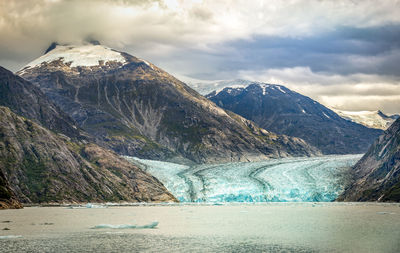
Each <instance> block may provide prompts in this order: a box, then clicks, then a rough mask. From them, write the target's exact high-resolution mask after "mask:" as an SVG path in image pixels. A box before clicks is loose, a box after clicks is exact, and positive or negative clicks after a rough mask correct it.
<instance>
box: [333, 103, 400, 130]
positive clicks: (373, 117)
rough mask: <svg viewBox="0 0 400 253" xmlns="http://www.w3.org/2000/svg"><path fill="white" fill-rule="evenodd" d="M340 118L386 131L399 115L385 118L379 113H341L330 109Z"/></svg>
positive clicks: (341, 111)
mask: <svg viewBox="0 0 400 253" xmlns="http://www.w3.org/2000/svg"><path fill="white" fill-rule="evenodd" d="M331 109H332V110H333V111H335V112H336V113H337V114H338V115H339V116H340V117H342V118H344V119H347V120H350V121H353V122H355V123H358V124H362V125H364V126H366V127H370V128H376V129H383V130H386V129H387V128H388V127H389V126H390V125H391V124H392V123H393V122H394V121H395V120H396V118H398V117H399V115H392V116H387V115H385V114H383V113H382V112H381V111H343V110H338V109H335V108H331Z"/></svg>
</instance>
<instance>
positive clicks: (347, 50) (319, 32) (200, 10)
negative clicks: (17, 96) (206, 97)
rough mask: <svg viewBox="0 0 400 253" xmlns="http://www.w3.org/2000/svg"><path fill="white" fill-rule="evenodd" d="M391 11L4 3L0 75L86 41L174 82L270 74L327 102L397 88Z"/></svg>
mask: <svg viewBox="0 0 400 253" xmlns="http://www.w3.org/2000/svg"><path fill="white" fill-rule="evenodd" d="M399 10H400V2H399V1H398V0H387V1H380V2H379V4H377V2H376V1H375V0H364V1H354V0H324V1H321V0H289V1H288V0H278V1H261V0H260V1H258V0H254V1H248V0H225V1H215V0H7V1H0V34H1V36H0V65H2V66H4V67H7V68H9V69H11V70H13V71H16V70H18V69H20V68H21V67H23V66H24V65H25V64H26V63H28V62H30V61H31V60H33V59H34V58H36V57H38V56H40V55H41V54H42V53H43V52H44V51H45V49H46V48H47V47H48V46H49V44H50V43H51V42H53V41H58V42H60V43H80V42H81V41H82V40H85V39H87V38H94V39H97V40H99V41H101V42H102V43H103V44H105V45H108V46H110V47H113V48H115V49H119V50H122V51H126V52H128V53H131V54H133V55H135V56H138V57H141V58H144V59H146V60H149V61H151V62H153V63H154V64H156V65H158V66H160V67H161V68H164V69H165V70H167V71H168V72H170V73H172V74H177V75H180V76H189V77H192V78H197V79H233V78H237V77H241V76H243V75H248V76H254V77H256V76H259V77H260V78H261V77H263V76H265V75H267V74H270V75H272V77H276V76H279V78H280V79H279V80H281V81H282V82H287V81H288V82H289V81H290V82H291V83H293V84H295V83H297V84H298V87H299V89H300V88H301V87H300V84H301V85H303V86H302V87H303V88H301V90H305V91H306V92H307V87H308V86H307V85H311V84H310V83H313V84H312V85H313V87H315V86H316V85H317V82H318V85H319V86H320V87H321V91H320V93H319V94H320V95H318V98H319V99H321V100H322V99H325V100H326V101H328V99H327V97H331V98H333V95H334V94H327V93H328V90H329V87H333V84H332V82H333V81H335V80H336V81H335V85H337V86H338V87H345V86H346V87H347V86H348V87H351V86H352V85H353V86H354V85H366V86H365V87H369V86H368V85H369V84H370V83H365V82H366V81H367V80H368V79H369V78H373V79H374V80H375V81H376V83H381V84H385V85H395V86H396V87H397V85H398V80H397V77H398V76H400V71H399V70H400V69H399V68H400V67H399V66H400V15H398V12H399ZM288 70H290V71H288ZM299 70H301V71H299ZM276 71H280V73H281V74H280V75H278V74H277V73H276ZM307 71H309V73H308V74H307ZM283 74H285V75H286V76H283ZM272 77H271V76H270V77H269V78H272ZM358 77H363V78H361V79H360V78H359V79H357V78H358ZM265 78H266V76H265ZM306 78H310V79H308V80H306ZM324 85H328V86H329V87H325V86H324ZM324 87H325V88H324ZM385 87H386V86H385ZM324 89H326V91H323V90H324ZM384 89H385V90H386V88H384ZM388 91H389V90H388ZM310 92H311V91H310ZM373 92H378V91H377V90H369V91H368V92H367V93H368V95H367V94H364V95H362V96H365V97H368V96H370V95H371V94H373ZM310 94H311V93H310ZM323 94H325V95H323ZM315 96H317V94H316V93H315ZM324 96H325V97H324ZM336 97H338V96H336ZM353 97H354V96H353ZM370 97H371V96H370ZM379 98H383V97H382V96H379ZM386 98H387V97H386ZM338 99H339V98H337V99H336V101H339V100H338ZM371 99H372V98H371ZM387 99H388V98H387ZM342 100H343V101H344V99H342ZM364 100H365V99H364ZM364 100H363V101H364ZM331 101H333V100H331ZM358 101H361V100H360V99H359V100H358ZM385 101H389V100H385ZM332 103H333V102H332ZM335 103H337V104H339V102H335ZM363 103H364V105H365V106H370V104H369V103H367V102H365V101H364V102H363ZM385 103H386V102H385ZM347 104H349V102H347ZM393 104H395V105H398V103H397V102H396V101H395V102H393ZM352 106H353V107H355V106H354V105H352ZM389 107H390V106H387V108H389ZM390 108H393V106H391V107H390ZM390 110H392V109H390Z"/></svg>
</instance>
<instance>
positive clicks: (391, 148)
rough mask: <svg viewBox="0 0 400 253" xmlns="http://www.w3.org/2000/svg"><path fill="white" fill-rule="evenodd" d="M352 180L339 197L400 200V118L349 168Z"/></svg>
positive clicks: (346, 199)
mask: <svg viewBox="0 0 400 253" xmlns="http://www.w3.org/2000/svg"><path fill="white" fill-rule="evenodd" d="M351 173H352V175H353V182H352V183H351V184H350V185H349V186H348V187H347V188H346V190H345V192H344V193H343V194H342V195H341V196H340V197H339V198H338V200H339V201H389V202H392V201H396V202H399V201H400V118H399V119H397V120H396V121H395V122H394V123H393V124H392V125H391V126H390V127H389V128H388V129H387V130H386V131H385V132H384V133H383V134H382V135H381V136H379V138H377V140H376V141H375V142H374V144H373V145H372V146H371V147H370V148H369V150H368V152H367V153H366V154H365V155H364V156H363V157H362V158H361V159H360V161H358V163H357V164H356V165H355V166H354V167H353V169H352V170H351Z"/></svg>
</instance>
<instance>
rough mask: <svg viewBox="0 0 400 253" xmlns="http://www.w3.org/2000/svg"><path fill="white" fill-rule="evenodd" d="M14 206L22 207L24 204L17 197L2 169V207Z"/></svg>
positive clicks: (10, 207)
mask: <svg viewBox="0 0 400 253" xmlns="http://www.w3.org/2000/svg"><path fill="white" fill-rule="evenodd" d="M14 208H22V205H21V203H20V202H19V201H18V200H17V199H16V197H15V195H14V193H13V191H12V190H11V188H10V185H9V183H8V181H7V179H6V177H5V176H4V173H3V171H2V170H0V209H14Z"/></svg>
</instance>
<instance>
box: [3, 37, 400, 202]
mask: <svg viewBox="0 0 400 253" xmlns="http://www.w3.org/2000/svg"><path fill="white" fill-rule="evenodd" d="M239 86H240V87H239ZM193 87H194V88H196V87H195V86H193ZM215 87H218V85H217V86H215ZM0 91H1V94H0V117H1V121H0V183H1V184H0V190H1V191H0V204H1V205H0V206H1V207H3V208H10V207H11V208H12V207H14V208H19V207H21V205H20V203H23V204H24V203H25V204H38V203H42V204H43V203H53V204H54V203H58V204H59V203H84V202H107V201H108V202H176V201H187V202H196V201H204V202H230V201H234V202H237V201H238V202H243V201H244V202H259V201H334V200H336V199H337V198H338V197H339V199H340V200H345V201H400V197H399V196H400V195H399V190H400V185H399V184H400V174H399V170H398V167H399V164H400V156H399V149H400V148H399V147H400V142H399V134H400V130H399V127H398V126H399V124H400V123H399V122H400V119H397V120H396V118H397V116H396V115H393V116H386V115H384V116H382V115H380V116H379V117H380V118H379V120H380V119H383V118H385V117H386V118H385V120H387V121H385V122H390V123H392V122H394V123H393V124H392V125H391V126H390V127H389V128H388V129H387V130H386V131H384V130H382V129H377V128H370V127H368V126H366V125H365V124H359V123H362V122H361V121H360V120H358V121H357V120H353V119H349V118H345V117H344V116H343V115H342V116H340V115H338V114H337V113H336V112H335V111H333V110H331V109H329V108H327V107H325V106H324V105H322V104H320V103H318V102H316V101H314V100H312V99H311V98H308V97H306V96H304V95H301V94H299V93H297V92H294V91H292V90H290V89H287V88H286V87H285V86H282V85H273V84H265V83H259V82H247V81H245V82H239V83H237V82H235V81H233V82H231V83H225V84H224V86H223V87H222V88H221V89H219V90H214V91H213V92H211V93H209V94H208V95H206V96H203V95H201V94H200V93H198V92H197V91H196V90H195V89H193V88H191V87H190V86H188V85H187V84H185V83H183V82H181V81H179V80H178V79H176V78H175V77H174V76H172V75H170V74H169V73H167V72H165V71H164V70H162V69H161V68H159V67H157V66H155V65H153V64H152V63H149V62H147V61H146V60H143V59H140V58H137V57H135V56H132V55H130V54H128V53H125V52H120V51H116V50H114V49H111V48H108V47H106V46H103V45H100V44H99V43H98V42H92V43H84V44H82V45H68V44H58V43H53V44H52V45H51V46H50V47H49V48H48V50H46V52H45V54H44V55H43V56H41V57H39V58H37V59H35V60H33V61H32V62H30V63H28V64H27V65H26V66H25V67H24V68H22V69H21V70H20V71H18V72H16V73H15V74H14V73H12V72H10V71H8V70H6V69H4V68H0ZM375 119H376V117H375ZM390 123H388V124H387V125H389V124H390ZM382 124H383V123H380V125H379V126H382ZM384 125H385V126H386V123H385V124H384ZM381 128H384V127H381ZM365 152H366V154H365V156H364V157H362V158H361V156H362V155H360V154H362V153H365ZM124 157H125V158H124ZM360 158H361V160H360V161H359V162H358V163H357V161H358V160H359V159H360ZM355 164H356V165H355ZM354 165H355V166H354Z"/></svg>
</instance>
